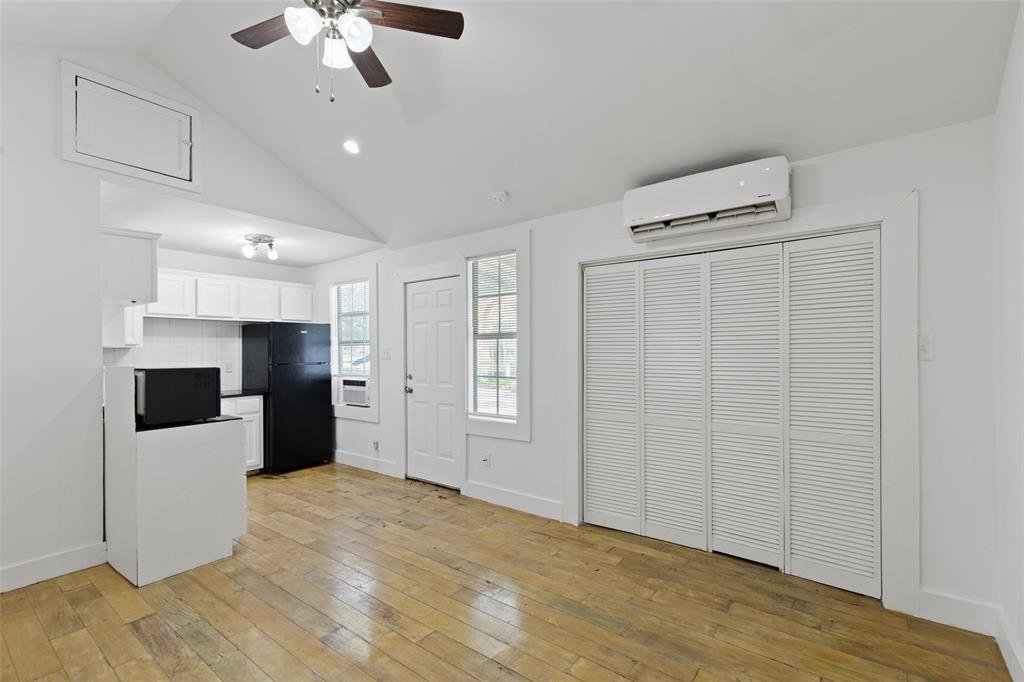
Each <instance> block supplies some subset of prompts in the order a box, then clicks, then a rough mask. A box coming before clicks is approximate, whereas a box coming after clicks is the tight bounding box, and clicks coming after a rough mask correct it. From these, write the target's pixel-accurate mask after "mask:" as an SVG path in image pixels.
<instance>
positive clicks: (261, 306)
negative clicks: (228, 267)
mask: <svg viewBox="0 0 1024 682" xmlns="http://www.w3.org/2000/svg"><path fill="white" fill-rule="evenodd" d="M280 295H281V294H280V287H279V286H278V285H277V284H273V283H271V282H239V284H238V316H239V317H240V318H242V319H243V320H276V319H278V314H279V312H280Z"/></svg>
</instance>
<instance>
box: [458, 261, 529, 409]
mask: <svg viewBox="0 0 1024 682" xmlns="http://www.w3.org/2000/svg"><path fill="white" fill-rule="evenodd" d="M469 271H470V286H471V288H472V290H471V300H472V334H473V349H472V350H473V378H472V384H473V385H472V387H471V388H472V395H473V399H472V405H471V411H472V412H473V413H474V414H479V415H487V416H493V417H503V418H507V419H514V418H515V417H516V414H517V388H518V386H517V368H516V358H517V352H518V341H517V338H516V332H517V320H516V314H517V308H516V306H517V299H516V254H515V253H506V254H501V255H497V256H487V257H484V258H475V259H473V260H471V261H470V266H469Z"/></svg>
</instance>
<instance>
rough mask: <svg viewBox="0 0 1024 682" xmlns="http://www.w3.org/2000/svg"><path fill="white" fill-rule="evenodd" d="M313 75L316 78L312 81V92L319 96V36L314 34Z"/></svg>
mask: <svg viewBox="0 0 1024 682" xmlns="http://www.w3.org/2000/svg"><path fill="white" fill-rule="evenodd" d="M313 73H314V74H315V76H316V78H315V79H314V86H313V92H316V93H318V94H319V92H320V34H319V33H317V34H316V61H314V62H313Z"/></svg>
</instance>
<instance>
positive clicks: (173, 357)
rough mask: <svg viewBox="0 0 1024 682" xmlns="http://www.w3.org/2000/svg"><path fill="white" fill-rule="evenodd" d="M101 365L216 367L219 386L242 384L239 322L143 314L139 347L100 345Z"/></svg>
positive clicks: (227, 386) (223, 388)
mask: <svg viewBox="0 0 1024 682" xmlns="http://www.w3.org/2000/svg"><path fill="white" fill-rule="evenodd" d="M103 364H105V365H120V366H130V367H220V385H221V389H222V390H225V391H228V390H236V389H240V388H241V387H242V332H241V323H239V322H232V321H229V320H176V319H173V318H164V317H147V318H145V321H144V322H143V333H142V346H141V347H138V348H130V349H120V348H104V349H103Z"/></svg>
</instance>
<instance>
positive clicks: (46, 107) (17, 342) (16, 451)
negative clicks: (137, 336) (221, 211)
mask: <svg viewBox="0 0 1024 682" xmlns="http://www.w3.org/2000/svg"><path fill="white" fill-rule="evenodd" d="M2 54H3V60H2V61H3V64H2V69H3V70H2V81H3V101H2V125H3V127H2V146H3V154H2V157H0V162H2V164H3V174H2V183H3V185H2V191H3V199H4V201H3V206H2V227H3V246H4V248H3V251H2V254H0V306H2V309H3V328H2V331H0V353H2V355H0V366H2V385H3V393H4V397H5V399H4V401H3V403H2V406H0V409H2V414H0V421H2V423H3V425H4V429H3V432H2V434H0V478H2V480H0V498H2V499H0V567H2V570H0V587H2V588H3V589H10V588H11V587H15V586H18V585H19V584H24V583H26V582H33V581H35V580H40V579H43V578H48V577H51V576H54V575H59V574H61V573H65V572H67V571H70V570H74V569H76V568H81V567H83V566H86V565H91V564H93V563H97V562H99V561H102V558H103V545H102V537H103V528H102V519H103V516H102V424H101V416H100V415H101V412H100V408H101V402H100V391H101V367H102V359H103V354H102V352H101V344H100V286H99V283H100V279H99V278H100V273H99V269H98V268H99V232H98V225H99V222H100V216H99V210H100V182H101V181H102V180H108V181H111V180H113V181H116V182H118V183H122V184H135V185H137V186H145V187H147V188H148V189H150V190H153V191H158V192H165V191H166V192H168V193H171V194H176V195H177V196H182V197H186V198H189V199H192V200H201V201H208V202H210V203H215V204H218V205H221V206H226V207H228V208H234V209H239V210H244V211H247V212H250V213H257V214H262V215H266V216H268V217H273V218H277V219H280V220H285V221H288V222H295V223H299V224H305V225H311V226H314V227H318V226H324V227H333V228H339V227H341V228H345V229H348V228H351V231H352V233H353V234H359V235H360V236H365V234H362V233H361V230H362V228H361V227H359V226H358V225H355V224H354V223H351V222H350V221H351V219H350V218H349V217H348V216H347V214H346V213H345V212H344V211H342V210H341V209H340V208H339V207H337V206H336V205H335V204H333V203H332V202H330V201H329V200H328V199H326V198H324V197H323V196H322V195H320V194H318V193H317V192H316V191H315V190H312V189H311V188H309V187H308V185H306V184H305V183H303V182H302V181H301V180H300V179H299V178H298V177H297V176H295V175H294V174H293V173H291V171H289V170H288V169H286V168H283V167H281V166H280V165H279V164H278V163H277V162H276V161H275V160H274V159H273V158H272V157H271V156H269V155H268V154H266V153H265V152H263V151H262V150H261V149H259V148H258V147H256V146H254V145H253V144H252V143H251V142H250V141H249V140H248V139H247V138H245V137H244V136H242V135H241V134H239V133H238V132H237V131H235V130H234V129H232V128H231V127H230V126H229V125H228V124H227V123H226V122H225V121H224V120H223V119H221V118H219V117H218V116H217V115H216V114H214V113H212V112H210V111H208V110H207V109H206V108H205V107H204V106H203V104H202V103H201V102H198V101H196V100H195V98H193V97H191V96H190V95H188V93H186V92H185V91H183V90H182V89H181V88H180V86H178V85H177V84H176V83H174V82H173V81H172V80H170V79H169V78H168V77H167V76H166V75H164V74H163V72H161V71H159V70H158V69H156V68H155V67H153V66H152V64H151V63H150V62H148V61H147V60H146V59H145V58H142V57H139V56H137V55H132V54H127V53H115V52H104V51H76V50H68V51H52V50H43V49H33V48H4V49H3V53H2ZM61 57H65V58H68V59H71V60H73V61H75V62H77V63H79V64H81V65H83V66H85V67H87V68H91V69H94V70H96V71H99V72H101V73H105V74H108V75H110V76H112V77H114V78H117V79H121V80H124V81H127V82H130V83H133V84H136V85H138V86H139V87H142V88H145V89H148V90H151V91H154V92H158V93H161V94H163V95H166V96H168V97H171V98H174V99H178V100H181V101H184V102H186V103H188V104H190V105H193V106H196V107H197V108H199V109H200V110H202V111H203V112H204V123H205V126H204V129H205V138H204V141H203V144H204V147H205V149H204V155H203V163H204V164H205V172H206V177H205V191H204V192H203V193H202V194H195V193H192V192H185V191H182V190H174V189H172V188H165V187H163V186H160V185H155V184H152V183H146V182H144V181H141V180H134V179H131V178H127V177H124V176H117V175H114V174H111V173H107V172H103V171H100V170H97V169H94V168H89V167H86V166H81V165H78V164H73V163H69V162H65V161H62V160H60V140H61V128H60V111H61V108H60V96H61V91H60V75H59V60H60V58H61Z"/></svg>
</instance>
